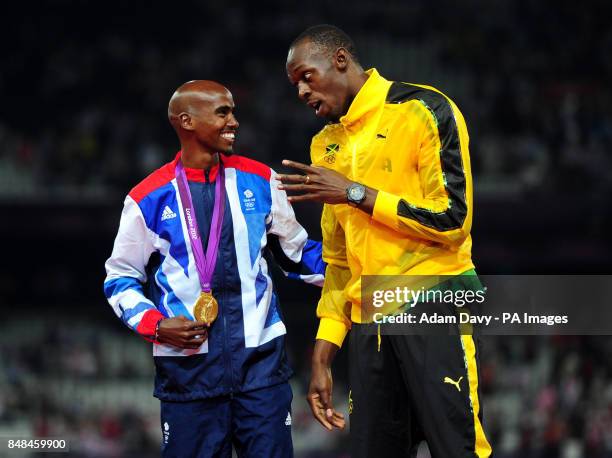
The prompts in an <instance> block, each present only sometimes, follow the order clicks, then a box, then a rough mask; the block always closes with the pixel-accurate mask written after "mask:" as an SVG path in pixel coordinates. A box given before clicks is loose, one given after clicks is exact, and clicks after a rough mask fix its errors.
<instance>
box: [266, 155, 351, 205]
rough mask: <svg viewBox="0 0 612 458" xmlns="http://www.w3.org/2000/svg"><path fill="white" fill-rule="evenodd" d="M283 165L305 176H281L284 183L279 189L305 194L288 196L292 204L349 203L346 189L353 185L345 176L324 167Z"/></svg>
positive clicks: (291, 162)
mask: <svg viewBox="0 0 612 458" xmlns="http://www.w3.org/2000/svg"><path fill="white" fill-rule="evenodd" d="M283 165H285V166H287V167H291V168H292V169H295V170H297V171H300V172H302V173H303V175H297V174H296V175H286V174H279V175H278V178H277V179H278V180H280V181H281V182H282V184H281V185H279V187H278V188H279V189H284V190H286V191H291V192H302V193H304V194H300V195H297V196H296V195H293V196H288V199H289V201H291V202H304V201H309V200H310V201H315V202H322V203H325V204H345V203H347V202H348V201H347V198H346V188H348V187H349V185H350V184H351V183H352V182H351V181H350V180H349V179H348V178H346V177H345V176H344V175H341V174H339V173H338V172H335V171H334V170H329V169H326V168H324V167H317V166H312V165H306V164H302V163H300V162H294V161H288V160H286V159H285V160H284V161H283Z"/></svg>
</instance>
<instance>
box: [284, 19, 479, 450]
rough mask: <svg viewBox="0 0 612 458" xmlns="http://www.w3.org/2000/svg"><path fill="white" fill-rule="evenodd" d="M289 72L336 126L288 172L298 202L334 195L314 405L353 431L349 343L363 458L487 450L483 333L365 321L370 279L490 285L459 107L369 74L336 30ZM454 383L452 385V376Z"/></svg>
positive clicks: (328, 217)
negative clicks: (339, 400) (340, 390)
mask: <svg viewBox="0 0 612 458" xmlns="http://www.w3.org/2000/svg"><path fill="white" fill-rule="evenodd" d="M287 75H288V77H289V80H290V82H291V83H292V84H293V85H294V86H295V87H296V88H297V90H298V95H299V97H300V99H302V100H303V101H304V102H305V103H306V104H307V105H308V106H309V107H311V108H312V109H313V110H315V114H316V115H317V116H319V117H323V118H326V119H327V120H329V121H330V123H329V124H327V125H326V126H325V127H324V128H323V129H322V130H321V132H319V133H318V134H317V135H316V136H315V137H314V138H313V140H312V144H311V159H312V163H313V165H312V166H307V165H304V164H300V163H297V162H292V161H284V163H285V165H288V166H290V167H293V168H295V169H297V170H299V171H301V172H303V174H299V175H297V174H295V175H282V176H281V177H280V179H281V181H282V182H283V184H282V185H281V187H282V188H284V189H286V190H289V191H298V192H302V194H301V195H293V196H291V197H290V198H289V199H290V200H291V201H292V202H298V201H305V200H314V201H319V202H323V203H324V204H325V205H324V209H323V215H322V219H321V227H322V231H323V257H324V260H325V261H326V262H327V263H328V266H327V270H326V276H325V284H324V287H323V291H322V296H321V300H320V302H319V304H318V307H317V315H318V316H319V318H320V324H319V331H318V333H317V340H316V344H315V351H314V355H313V361H312V378H311V386H310V390H309V402H310V405H311V408H312V410H313V414H314V416H315V418H317V420H319V421H320V422H321V423H322V424H323V425H324V426H325V427H327V428H328V429H332V428H333V427H334V426H335V427H344V417H343V415H342V414H341V413H339V412H337V411H335V410H334V408H333V405H332V401H331V391H332V377H331V364H332V361H333V358H334V356H335V353H336V351H337V349H338V348H339V347H341V346H342V343H343V340H344V338H345V336H346V334H347V332H348V331H349V329H351V328H352V332H351V337H350V344H349V360H350V370H349V378H350V389H351V391H350V393H351V400H350V401H351V402H350V405H352V409H351V410H352V411H351V412H349V413H350V414H351V443H352V450H351V451H352V456H353V457H388V456H393V457H403V456H406V457H407V456H413V455H411V454H412V453H416V448H417V447H418V444H419V443H420V442H421V441H422V440H423V439H424V440H426V441H427V442H428V445H429V448H430V451H431V453H432V456H433V457H434V458H453V457H488V456H490V455H491V447H490V445H489V443H488V441H487V438H486V437H485V434H484V431H483V428H482V424H481V421H482V409H481V406H480V400H479V389H478V380H479V377H478V359H477V349H476V345H475V343H474V339H473V337H472V336H471V335H446V336H432V335H386V334H384V333H383V335H381V334H380V333H378V335H377V333H376V332H375V331H374V332H372V326H376V325H375V324H373V323H371V322H368V321H371V320H369V319H367V318H366V317H364V312H363V309H362V297H361V287H362V285H361V279H362V276H364V275H387V276H392V275H402V276H447V278H448V277H451V283H453V287H457V286H459V287H461V286H462V285H463V286H464V287H467V288H470V287H471V285H473V284H474V283H477V282H478V280H477V277H476V276H475V272H474V265H473V263H472V260H471V246H472V241H471V237H470V228H471V224H472V179H471V171H470V160H469V152H468V133H467V128H466V125H465V121H464V119H463V116H462V114H461V112H460V111H459V109H458V108H457V106H456V105H455V104H454V103H453V102H452V101H451V100H450V99H449V98H447V97H446V96H445V95H443V94H442V93H440V92H439V91H437V90H436V89H434V88H431V87H427V86H420V85H413V84H406V83H397V82H392V81H388V80H386V79H385V78H383V77H382V76H381V75H380V74H379V73H378V72H377V71H376V70H375V69H371V70H368V71H364V70H363V68H362V67H361V65H360V64H359V61H358V60H357V55H356V52H355V47H354V44H353V42H352V40H351V39H350V37H348V36H347V35H346V34H345V33H344V32H342V31H341V30H340V29H338V28H336V27H334V26H330V25H320V26H315V27H311V28H310V29H307V30H306V31H305V32H303V33H302V34H301V35H300V36H298V38H296V40H295V41H294V42H293V43H292V45H291V47H290V50H289V54H288V57H287ZM451 382H452V383H451Z"/></svg>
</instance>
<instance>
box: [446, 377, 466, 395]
mask: <svg viewBox="0 0 612 458" xmlns="http://www.w3.org/2000/svg"><path fill="white" fill-rule="evenodd" d="M462 379H463V377H459V380H457V381H456V382H455V381H454V380H453V379H452V378H450V377H444V383H450V384H451V385H455V388H457V391H459V392H460V393H461V387H460V386H459V384H460V383H461V380H462Z"/></svg>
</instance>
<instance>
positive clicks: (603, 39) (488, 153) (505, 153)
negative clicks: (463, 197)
mask: <svg viewBox="0 0 612 458" xmlns="http://www.w3.org/2000/svg"><path fill="white" fill-rule="evenodd" d="M182 5H183V6H182V7H181V9H180V10H179V9H176V10H174V9H172V10H169V9H168V6H167V5H164V4H159V3H154V4H147V8H146V11H143V10H142V8H141V7H142V4H139V3H138V2H130V3H129V4H123V5H121V6H117V7H116V9H115V10H113V11H112V12H111V11H109V10H108V8H109V7H108V6H107V5H105V4H89V3H84V2H79V1H74V0H72V1H70V0H56V1H51V2H46V5H45V6H43V7H42V9H41V11H39V14H36V15H25V16H23V17H21V18H20V20H18V21H14V22H12V23H11V24H10V25H8V29H6V30H4V33H5V34H8V35H9V36H10V41H11V42H12V43H14V49H13V51H12V52H8V53H3V55H2V57H1V61H0V65H1V67H2V69H3V71H2V75H1V76H0V88H1V90H2V92H3V104H2V105H3V106H2V108H1V109H2V111H3V115H2V118H1V119H0V147H1V150H0V160H1V162H0V177H1V180H0V186H1V189H0V192H1V193H2V194H3V195H5V196H6V195H10V194H14V195H18V196H23V195H45V196H48V195H49V194H50V193H51V195H56V194H59V195H63V194H65V193H71V194H73V195H79V196H81V197H83V196H86V195H88V194H97V195H98V196H102V195H103V196H106V197H108V196H109V195H112V194H117V193H118V194H119V195H123V194H124V193H125V191H126V190H127V189H129V187H131V186H132V185H133V184H134V182H135V181H136V180H138V179H139V178H140V177H142V176H143V175H144V174H146V173H148V172H149V171H150V170H151V169H152V168H153V167H155V166H156V165H158V164H159V163H161V162H164V161H166V160H167V159H168V158H169V157H171V156H172V154H173V153H174V152H175V150H176V149H177V147H176V141H175V138H174V134H173V133H172V132H171V130H170V128H169V126H168V123H167V120H166V117H165V113H166V108H167V103H168V100H169V97H170V95H171V94H172V92H173V90H174V89H175V88H176V87H178V86H179V85H180V84H182V83H183V82H184V81H186V80H189V79H197V78H211V79H216V80H219V81H221V82H223V83H225V84H226V85H227V86H228V87H229V88H230V89H231V90H232V91H233V93H234V97H235V100H236V102H237V105H238V116H239V120H241V121H242V126H241V129H240V135H239V137H238V147H237V149H238V151H241V152H244V153H247V154H249V155H252V156H254V157H256V158H258V159H260V160H263V161H265V162H268V163H272V164H278V163H279V162H280V159H282V157H284V156H294V157H298V158H303V159H306V158H307V145H308V139H309V137H310V136H311V135H312V133H313V132H315V131H316V130H317V129H318V127H320V122H318V121H317V120H316V119H314V117H313V116H312V114H311V113H310V112H309V110H308V109H306V108H304V107H303V106H300V103H298V101H297V98H296V94H295V91H294V89H293V88H292V87H291V86H290V85H289V83H288V82H287V79H286V76H285V71H284V61H285V57H286V52H287V47H288V44H289V43H290V42H291V40H292V39H293V38H294V37H295V35H296V34H297V33H298V32H299V31H301V30H302V29H303V28H304V27H306V26H307V25H311V24H315V23H318V22H321V21H328V22H334V19H335V22H336V23H338V24H340V25H341V26H343V27H344V28H345V29H346V30H347V31H348V32H349V33H350V34H351V35H352V36H353V37H354V39H355V41H356V43H357V48H358V50H359V53H360V56H361V60H362V62H363V63H364V65H365V66H366V67H370V66H376V67H377V68H379V69H380V70H381V71H382V72H383V74H384V75H385V76H387V77H388V78H390V79H396V80H402V81H410V82H418V83H423V84H431V85H434V86H436V87H437V88H439V89H441V90H443V91H444V92H446V93H447V94H448V95H449V96H451V97H452V98H453V99H454V100H455V101H456V102H457V103H458V105H459V106H460V108H461V109H462V111H463V113H464V114H465V116H466V119H467V122H468V128H469V130H470V134H471V137H472V144H471V152H472V158H473V162H474V169H475V172H476V174H477V178H478V180H479V182H480V183H481V186H480V189H477V192H498V193H499V192H506V191H515V192H516V191H519V190H525V189H533V188H537V189H545V190H546V192H548V193H551V194H557V193H558V192H563V193H572V192H574V191H575V188H576V187H578V186H579V187H587V188H589V189H590V190H591V191H592V192H593V194H594V195H596V194H601V193H603V191H604V190H605V191H607V192H608V193H609V191H610V178H609V177H608V176H607V174H605V175H604V176H603V177H602V175H601V174H600V173H599V172H600V171H601V170H602V169H605V168H608V167H610V163H611V161H610V154H609V151H610V149H611V148H612V114H611V110H610V109H609V107H610V105H611V104H612V93H611V88H610V85H609V84H608V82H609V81H610V79H611V78H612V57H611V56H612V29H611V28H610V27H609V21H607V16H606V14H605V11H606V10H605V9H606V7H608V5H606V2H604V1H599V2H597V1H595V2H587V4H586V5H585V7H584V8H580V9H576V8H575V4H574V3H573V2H569V1H560V2H555V3H554V7H551V4H548V3H547V2H539V1H528V0H522V1H510V0H502V1H497V2H487V1H484V0H470V1H467V2H460V3H457V2H452V1H450V0H443V1H439V2H436V3H435V5H434V4H430V3H428V2H382V3H381V2H374V1H365V2H355V3H353V4H351V7H350V11H347V10H346V8H345V5H343V4H342V2H320V1H315V2H308V5H296V4H293V3H288V2H281V1H268V2H257V3H256V4H255V3H245V4H242V5H240V4H230V5H226V4H224V3H222V2H187V3H184V4H182ZM317 6H318V7H319V8H318V9H317ZM600 8H601V11H599V9H600ZM32 37H36V39H33V38H32ZM26 101H27V103H26ZM33 110H35V113H36V115H35V118H36V122H32V121H33V119H32V117H33V116H34V114H33Z"/></svg>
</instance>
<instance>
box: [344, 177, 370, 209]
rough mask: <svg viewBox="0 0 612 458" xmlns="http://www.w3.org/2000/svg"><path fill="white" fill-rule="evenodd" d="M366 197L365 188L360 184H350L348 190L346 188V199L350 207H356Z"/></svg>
mask: <svg viewBox="0 0 612 458" xmlns="http://www.w3.org/2000/svg"><path fill="white" fill-rule="evenodd" d="M365 197H366V188H365V186H364V185H362V184H360V183H351V184H350V185H349V187H348V188H346V198H347V200H348V204H349V205H350V206H352V207H356V206H357V205H359V204H360V203H361V202H363V200H364V199H365Z"/></svg>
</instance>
